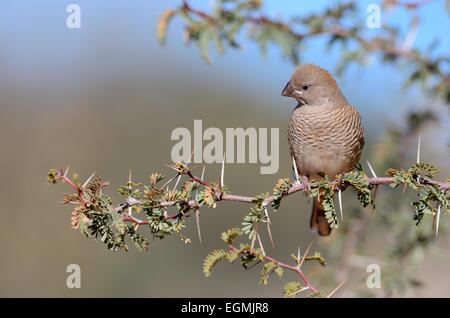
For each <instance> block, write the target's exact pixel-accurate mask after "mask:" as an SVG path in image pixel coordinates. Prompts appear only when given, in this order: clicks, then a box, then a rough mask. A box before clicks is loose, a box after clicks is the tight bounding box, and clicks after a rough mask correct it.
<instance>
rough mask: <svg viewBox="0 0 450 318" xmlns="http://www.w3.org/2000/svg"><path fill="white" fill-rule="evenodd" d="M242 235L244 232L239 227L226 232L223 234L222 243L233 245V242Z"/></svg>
mask: <svg viewBox="0 0 450 318" xmlns="http://www.w3.org/2000/svg"><path fill="white" fill-rule="evenodd" d="M240 235H242V230H241V229H240V228H238V227H234V228H232V229H229V230H227V231H225V232H222V235H221V238H222V241H224V242H225V243H227V244H228V245H232V244H233V241H234V240H235V239H236V238H237V237H238V236H240Z"/></svg>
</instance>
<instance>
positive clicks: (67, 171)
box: [64, 166, 70, 177]
mask: <svg viewBox="0 0 450 318" xmlns="http://www.w3.org/2000/svg"><path fill="white" fill-rule="evenodd" d="M69 170H70V166H67V168H66V171H64V177H67V175H68V174H69Z"/></svg>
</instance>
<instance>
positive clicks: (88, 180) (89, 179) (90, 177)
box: [81, 171, 95, 189]
mask: <svg viewBox="0 0 450 318" xmlns="http://www.w3.org/2000/svg"><path fill="white" fill-rule="evenodd" d="M94 176H95V171H94V172H93V173H92V174H91V175H90V176H89V178H87V180H86V181H85V182H84V183H83V185H82V186H81V189H84V188H85V187H86V186H87V185H88V183H89V182H91V180H92V178H93V177H94Z"/></svg>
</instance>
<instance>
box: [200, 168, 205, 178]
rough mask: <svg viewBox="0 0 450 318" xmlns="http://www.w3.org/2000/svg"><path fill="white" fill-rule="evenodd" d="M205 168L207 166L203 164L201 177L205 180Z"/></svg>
mask: <svg viewBox="0 0 450 318" xmlns="http://www.w3.org/2000/svg"><path fill="white" fill-rule="evenodd" d="M205 168H206V166H203V170H202V176H201V179H202V180H203V177H204V176H205Z"/></svg>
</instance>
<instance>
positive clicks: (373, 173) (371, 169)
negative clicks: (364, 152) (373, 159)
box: [366, 160, 377, 178]
mask: <svg viewBox="0 0 450 318" xmlns="http://www.w3.org/2000/svg"><path fill="white" fill-rule="evenodd" d="M366 162H367V165H368V166H369V170H370V172H371V173H372V176H374V177H375V178H377V174H376V173H375V170H373V168H372V165H371V164H370V162H369V160H366Z"/></svg>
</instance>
